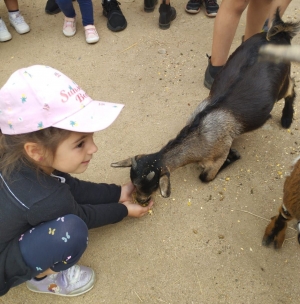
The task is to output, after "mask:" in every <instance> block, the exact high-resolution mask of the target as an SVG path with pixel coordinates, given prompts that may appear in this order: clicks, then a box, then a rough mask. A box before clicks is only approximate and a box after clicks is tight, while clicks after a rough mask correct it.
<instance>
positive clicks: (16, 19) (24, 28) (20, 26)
mask: <svg viewBox="0 0 300 304" xmlns="http://www.w3.org/2000/svg"><path fill="white" fill-rule="evenodd" d="M8 17H9V21H10V24H11V25H12V26H13V27H14V28H15V30H16V31H17V33H19V34H25V33H28V32H29V31H30V27H29V25H28V24H27V23H26V22H25V20H24V18H23V16H22V15H21V13H20V12H19V11H18V12H13V13H8Z"/></svg>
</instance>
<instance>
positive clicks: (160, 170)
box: [111, 10, 300, 204]
mask: <svg viewBox="0 0 300 304" xmlns="http://www.w3.org/2000/svg"><path fill="white" fill-rule="evenodd" d="M299 29H300V22H298V23H284V22H283V21H282V20H281V18H280V16H279V11H278V10H277V12H276V14H275V17H274V21H273V25H272V27H271V29H270V30H269V32H268V33H259V34H256V35H254V36H252V37H251V38H249V39H248V40H246V41H245V42H243V43H242V44H241V45H240V46H239V47H238V48H237V49H236V51H235V52H234V53H233V54H232V55H231V56H230V57H229V59H228V61H227V63H226V64H225V66H224V67H223V68H222V70H221V71H220V72H219V74H218V75H217V76H216V78H215V80H214V83H213V85H212V88H211V91H210V93H209V96H208V97H207V98H206V99H205V100H203V101H202V102H201V103H200V104H199V105H198V107H197V108H196V110H195V111H194V113H193V114H192V115H191V117H190V119H189V121H188V122H187V124H186V126H185V127H184V128H183V129H182V130H181V131H180V132H179V134H178V135H177V137H176V138H174V139H173V140H171V141H169V142H168V143H167V145H166V146H164V147H163V148H162V149H161V150H160V151H158V152H156V153H153V154H146V155H137V156H134V157H132V158H129V159H125V160H123V161H120V162H117V163H112V164H111V166H112V167H131V170H130V178H131V181H132V182H133V184H134V185H135V187H136V200H137V201H138V202H139V203H140V204H147V202H149V200H150V198H151V194H152V193H153V192H154V191H156V190H157V189H158V188H160V192H161V195H162V196H163V197H169V196H170V193H171V185H170V172H172V171H173V170H175V169H177V168H179V167H181V166H184V165H187V164H189V163H193V162H197V163H199V165H200V167H201V168H202V172H201V174H200V176H199V178H200V180H201V181H203V182H209V181H212V180H213V179H214V178H215V176H216V175H217V173H218V172H219V171H220V170H221V169H223V168H225V167H226V166H227V165H229V164H231V163H232V162H234V161H235V160H237V159H239V158H240V155H239V153H238V152H237V151H235V150H234V149H232V148H231V145H232V142H233V140H234V139H235V138H236V137H238V136H239V135H240V134H243V133H245V132H249V131H252V130H255V129H257V128H259V127H261V126H262V125H263V124H264V123H265V122H266V120H267V119H268V118H269V117H270V112H271V111H272V109H273V106H274V103H275V102H276V101H277V100H280V99H282V98H284V99H285V105H284V108H283V111H282V117H281V124H282V126H283V127H284V128H289V127H290V125H291V123H292V120H293V113H294V110H293V103H294V99H295V90H294V82H293V80H292V79H291V77H290V67H291V64H290V63H286V62H281V63H274V62H269V61H258V60H257V59H258V56H259V55H258V51H259V49H260V47H261V46H263V45H266V44H274V45H290V42H291V39H292V37H293V36H295V35H296V33H297V31H299Z"/></svg>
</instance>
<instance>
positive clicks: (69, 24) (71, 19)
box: [56, 0, 76, 37]
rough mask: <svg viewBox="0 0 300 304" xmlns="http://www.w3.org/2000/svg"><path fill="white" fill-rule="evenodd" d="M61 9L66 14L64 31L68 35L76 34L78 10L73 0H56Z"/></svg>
mask: <svg viewBox="0 0 300 304" xmlns="http://www.w3.org/2000/svg"><path fill="white" fill-rule="evenodd" d="M56 3H57V5H58V6H59V8H60V10H61V11H62V12H63V14H64V15H65V20H64V25H63V33H64V35H65V36H67V37H72V36H74V35H75V34H76V18H75V17H76V12H75V10H74V6H73V3H72V0H56Z"/></svg>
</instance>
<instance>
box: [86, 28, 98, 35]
mask: <svg viewBox="0 0 300 304" xmlns="http://www.w3.org/2000/svg"><path fill="white" fill-rule="evenodd" d="M85 32H86V35H87V36H90V35H91V36H97V31H96V29H95V28H89V29H85Z"/></svg>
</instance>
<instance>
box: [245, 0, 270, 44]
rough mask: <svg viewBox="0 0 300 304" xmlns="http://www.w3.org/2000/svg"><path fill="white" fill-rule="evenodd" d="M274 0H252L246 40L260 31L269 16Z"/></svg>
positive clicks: (248, 11)
mask: <svg viewBox="0 0 300 304" xmlns="http://www.w3.org/2000/svg"><path fill="white" fill-rule="evenodd" d="M272 2H273V0H250V2H249V6H248V9H247V18H246V29H245V36H244V41H245V40H247V39H248V38H250V37H251V36H253V35H255V34H257V33H260V32H261V29H262V27H263V25H264V22H265V21H266V19H267V18H268V15H269V12H270V9H271V4H272Z"/></svg>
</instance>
